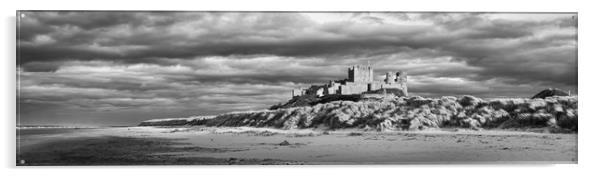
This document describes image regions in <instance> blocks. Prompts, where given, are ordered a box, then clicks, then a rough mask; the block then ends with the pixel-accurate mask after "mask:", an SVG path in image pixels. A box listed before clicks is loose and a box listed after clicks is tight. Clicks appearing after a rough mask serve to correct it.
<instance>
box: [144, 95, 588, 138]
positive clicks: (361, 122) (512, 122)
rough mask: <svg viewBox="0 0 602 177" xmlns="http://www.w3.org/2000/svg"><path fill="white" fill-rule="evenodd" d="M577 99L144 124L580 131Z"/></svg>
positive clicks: (419, 101)
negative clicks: (551, 129)
mask: <svg viewBox="0 0 602 177" xmlns="http://www.w3.org/2000/svg"><path fill="white" fill-rule="evenodd" d="M577 101H578V100H577V97H576V96H553V97H547V98H545V99H541V98H536V99H529V98H500V99H491V100H483V99H480V98H477V97H474V96H468V95H465V96H462V97H453V96H444V97H441V98H423V97H419V96H414V97H396V98H387V99H377V100H374V99H371V100H361V101H358V102H353V101H333V102H328V103H324V104H317V105H313V106H303V107H292V108H285V109H276V110H262V111H249V112H235V113H226V114H221V115H217V116H211V117H202V118H182V119H177V121H174V119H167V120H165V121H161V120H153V121H145V122H142V123H140V126H174V125H204V126H227V127H237V126H251V127H271V128H279V129H304V128H319V127H322V128H327V129H344V128H362V129H366V130H376V131H387V130H422V129H426V128H444V127H451V128H453V127H458V128H471V129H492V128H502V129H503V128H542V127H546V128H553V129H559V130H565V131H570V132H576V131H577V122H578V121H577V118H578V114H577Z"/></svg>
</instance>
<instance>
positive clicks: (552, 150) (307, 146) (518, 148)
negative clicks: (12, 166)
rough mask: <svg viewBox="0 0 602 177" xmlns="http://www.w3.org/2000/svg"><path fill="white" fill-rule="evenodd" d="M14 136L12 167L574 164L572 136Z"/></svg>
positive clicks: (228, 132)
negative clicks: (15, 165) (15, 162)
mask: <svg viewBox="0 0 602 177" xmlns="http://www.w3.org/2000/svg"><path fill="white" fill-rule="evenodd" d="M32 131H34V132H32ZM35 131H37V132H35ZM17 132H18V133H20V136H19V139H18V140H17V143H18V149H17V151H18V152H17V165H181V164H207V165H209V164H211V165H228V164H278V165H281V164H293V165H296V164H446V163H454V164H475V163H576V162H577V134H550V133H534V132H520V131H495V130H485V131H469V130H459V131H458V130H426V131H416V132H408V131H399V132H363V131H361V130H354V129H350V130H337V131H324V130H318V129H314V130H311V129H304V130H278V129H268V128H250V127H236V128H234V127H233V128H215V127H116V128H92V129H68V130H51V131H50V132H49V131H41V130H30V129H20V130H17Z"/></svg>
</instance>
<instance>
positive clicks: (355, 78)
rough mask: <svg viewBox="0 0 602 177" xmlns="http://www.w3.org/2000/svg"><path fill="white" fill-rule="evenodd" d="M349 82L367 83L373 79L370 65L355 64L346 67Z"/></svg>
mask: <svg viewBox="0 0 602 177" xmlns="http://www.w3.org/2000/svg"><path fill="white" fill-rule="evenodd" d="M347 73H348V79H349V81H350V82H358V83H368V82H372V81H374V70H373V69H372V66H360V65H355V66H353V67H351V68H349V69H348V72H347Z"/></svg>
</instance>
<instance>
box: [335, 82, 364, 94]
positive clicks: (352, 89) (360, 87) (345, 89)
mask: <svg viewBox="0 0 602 177" xmlns="http://www.w3.org/2000/svg"><path fill="white" fill-rule="evenodd" d="M365 91H368V84H365V83H347V84H345V85H341V94H343V95H350V94H360V93H363V92H365Z"/></svg>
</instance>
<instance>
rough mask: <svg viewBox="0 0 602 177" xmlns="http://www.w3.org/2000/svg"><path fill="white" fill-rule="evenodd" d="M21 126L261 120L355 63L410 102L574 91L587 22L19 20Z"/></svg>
mask: <svg viewBox="0 0 602 177" xmlns="http://www.w3.org/2000/svg"><path fill="white" fill-rule="evenodd" d="M17 30H18V34H17V77H18V88H17V91H18V95H17V101H18V109H19V110H18V116H19V120H18V121H19V122H18V123H19V124H52V125H54V124H63V125H135V124H137V123H138V122H140V121H142V120H147V119H154V118H171V117H188V116H193V115H214V114H220V113H226V112H231V111H246V110H258V109H265V108H267V107H269V106H270V105H274V104H277V103H280V102H286V101H287V100H288V99H290V97H291V89H293V88H304V87H308V86H310V85H312V84H323V83H327V82H328V81H329V80H339V79H345V78H346V76H347V73H346V72H347V68H348V67H349V66H352V65H366V64H371V65H372V66H373V68H374V72H375V73H374V74H375V76H377V77H378V78H376V79H379V78H384V73H385V72H386V71H405V72H407V73H408V87H409V88H408V91H409V92H410V95H418V96H423V97H440V96H444V95H452V96H459V95H474V96H478V97H484V98H492V97H531V96H533V95H534V94H536V93H537V92H539V91H541V90H543V89H546V88H560V89H564V90H570V91H571V93H573V94H577V53H576V52H577V14H573V13H432V12H429V13H418V12H411V13H404V12H377V13H375V12H373V13H350V12H341V13H316V12H306V13H297V12H271V13H266V12H263V13H259V12H126V11H117V12H115V11H113V12H101V11H88V12H86V11H74V12H69V11H61V12H52V11H21V12H20V13H19V14H18V21H17Z"/></svg>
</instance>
